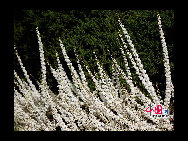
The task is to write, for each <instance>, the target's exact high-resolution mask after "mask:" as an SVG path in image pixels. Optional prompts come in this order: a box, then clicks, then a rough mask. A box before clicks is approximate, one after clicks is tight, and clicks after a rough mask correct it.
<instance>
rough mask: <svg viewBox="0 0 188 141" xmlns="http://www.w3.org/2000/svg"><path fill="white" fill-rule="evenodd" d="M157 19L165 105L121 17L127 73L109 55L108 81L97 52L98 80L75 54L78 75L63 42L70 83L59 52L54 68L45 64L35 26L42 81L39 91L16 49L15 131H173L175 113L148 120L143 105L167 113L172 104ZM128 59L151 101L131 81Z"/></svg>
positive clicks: (165, 59)
mask: <svg viewBox="0 0 188 141" xmlns="http://www.w3.org/2000/svg"><path fill="white" fill-rule="evenodd" d="M157 18H158V26H159V33H160V35H161V36H160V37H161V43H162V48H163V54H164V66H165V76H166V95H165V99H164V101H163V99H162V98H161V97H160V96H159V95H157V93H156V90H155V88H154V87H153V84H152V82H151V80H150V78H149V76H148V75H147V73H146V70H145V69H144V68H143V64H142V62H141V59H140V58H139V55H138V53H137V51H136V49H135V46H134V44H133V42H132V40H131V37H130V35H129V33H128V31H127V30H126V28H125V26H124V25H123V24H122V22H121V19H120V18H119V19H118V23H119V27H120V30H119V38H118V39H117V40H119V39H120V50H121V54H122V56H123V59H124V63H125V67H126V72H124V71H123V69H122V68H121V67H120V65H119V64H118V62H117V61H116V59H115V58H114V57H113V56H111V59H112V62H113V63H112V77H110V76H109V75H108V74H107V73H106V72H105V69H104V68H103V66H102V64H101V62H100V60H99V59H98V57H97V54H96V53H95V52H93V54H94V56H95V60H96V62H97V68H98V70H99V77H97V75H96V72H92V71H91V70H90V68H89V67H88V66H87V65H86V64H84V65H81V63H80V62H81V60H80V58H79V55H78V54H76V52H74V53H75V57H76V59H77V65H78V71H77V70H76V69H75V67H74V65H73V64H72V62H71V60H70V58H69V56H68V54H67V52H66V48H65V46H64V44H63V42H62V39H61V38H59V44H60V47H61V51H62V52H61V53H62V54H63V58H64V61H65V62H66V64H67V66H68V69H69V70H70V73H71V77H72V80H70V79H69V77H68V76H67V73H66V71H65V69H64V67H63V65H62V63H61V61H60V59H59V56H60V53H59V52H56V61H57V66H56V67H53V66H52V64H50V63H49V62H46V61H45V57H44V50H43V43H42V40H41V36H40V32H39V29H38V27H37V28H36V33H37V37H38V44H39V53H40V63H41V73H42V74H41V81H40V82H38V86H39V89H37V88H36V86H35V85H34V84H33V82H32V81H31V79H30V75H28V73H27V71H26V69H25V67H24V65H23V63H22V60H21V58H20V56H19V54H18V52H17V50H16V47H14V49H15V53H16V56H17V58H18V61H19V64H20V66H21V69H22V71H23V74H24V77H25V80H23V79H21V78H20V76H19V75H18V74H17V72H16V71H15V70H14V76H15V79H14V84H15V87H14V117H15V122H16V123H17V125H19V127H18V128H19V129H20V130H24V131H38V130H39V131H41V130H44V131H53V130H57V128H60V129H61V130H62V131H84V130H85V131H136V130H138V131H163V130H169V131H171V130H173V129H174V127H173V126H174V124H173V122H172V121H173V119H174V115H173V114H174V113H172V115H170V116H169V118H160V117H151V116H149V115H148V114H147V113H146V112H145V109H146V106H147V105H148V104H150V103H151V104H152V105H153V106H158V105H159V104H161V105H164V107H165V108H166V109H168V108H169V105H170V99H171V97H173V96H174V87H173V84H172V81H171V72H170V66H169V57H168V51H167V45H166V42H165V38H164V33H163V30H162V25H161V18H160V15H159V14H158V15H157ZM125 40H126V41H127V42H126V41H125ZM108 52H109V51H108ZM127 59H130V63H131V64H132V65H133V68H134V69H135V70H136V74H137V75H138V78H139V79H140V80H141V82H142V84H143V86H144V87H145V89H146V90H147V92H148V93H149V94H150V96H151V97H148V96H147V95H145V94H143V93H142V91H141V90H140V89H139V87H138V86H137V85H136V83H135V82H134V81H133V78H132V72H131V70H130V67H129V66H130V64H129V62H128V60H127ZM47 65H48V67H49V68H50V71H51V73H52V75H53V77H54V78H55V79H56V81H57V83H58V85H57V87H58V94H57V95H55V94H54V93H53V91H52V90H51V89H50V88H49V86H48V83H47V80H46V78H47V75H46V74H47V68H46V66H47ZM84 69H85V70H87V73H89V75H90V77H91V78H92V80H93V82H94V84H95V90H94V91H91V90H90V88H89V87H88V83H87V81H86V75H85V72H84V71H83V70H84ZM120 77H121V78H123V79H124V80H125V81H126V83H127V85H128V86H129V87H130V92H128V90H127V89H126V88H124V87H121V81H120ZM138 101H141V102H138Z"/></svg>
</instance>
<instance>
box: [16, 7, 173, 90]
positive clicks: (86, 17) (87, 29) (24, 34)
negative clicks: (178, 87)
mask: <svg viewBox="0 0 188 141" xmlns="http://www.w3.org/2000/svg"><path fill="white" fill-rule="evenodd" d="M157 13H160V16H161V21H162V25H163V26H162V28H163V31H164V33H165V37H166V42H167V47H168V52H169V58H170V65H171V72H172V80H174V59H175V58H174V42H173V41H174V11H173V10H163V11H159V10H158V11H155V10H153V11H149V10H127V11H123V10H61V11H59V10H22V11H16V12H15V18H14V19H15V20H14V44H15V45H16V47H17V50H18V53H19V55H20V56H21V59H22V61H23V63H24V65H25V67H26V69H27V70H28V73H29V74H32V76H33V78H35V79H36V80H40V57H39V49H38V41H37V36H36V31H35V29H36V27H37V26H38V28H39V31H40V34H41V38H42V42H43V45H44V51H45V58H46V60H47V61H48V62H49V63H50V64H52V65H53V67H56V66H57V65H56V57H55V52H56V51H58V53H59V55H60V60H61V62H62V64H63V66H64V67H65V69H66V72H67V73H68V76H69V77H70V72H69V70H68V67H67V66H66V63H65V61H64V58H63V57H62V53H61V49H60V45H59V37H60V38H61V40H62V42H63V44H64V46H65V48H66V50H67V54H68V56H69V57H70V59H71V61H72V63H73V66H74V67H75V68H76V69H78V66H77V64H76V57H75V55H74V52H73V49H74V48H75V50H76V53H77V54H79V56H80V59H81V64H82V65H83V64H86V65H88V66H89V68H90V69H91V71H92V72H98V69H97V65H96V61H95V57H94V54H93V51H95V53H96V54H97V57H98V59H99V60H100V64H102V65H103V67H104V69H105V70H106V72H107V73H108V74H109V75H110V76H111V70H112V68H111V64H112V61H111V59H110V55H109V54H111V55H112V56H113V57H114V58H116V59H117V62H118V64H120V65H121V67H122V69H123V70H125V66H124V63H123V58H122V56H121V51H120V49H119V42H118V40H117V38H118V33H117V32H118V30H119V29H120V27H119V25H118V21H117V19H118V17H120V18H121V21H122V23H123V24H124V25H125V27H126V29H127V31H128V33H129V35H130V36H131V40H132V41H133V44H134V46H135V48H136V50H137V53H138V54H139V57H140V59H141V61H142V63H143V66H144V69H145V70H146V71H147V74H148V75H149V77H150V79H151V81H152V82H153V84H156V83H159V88H160V91H163V92H162V93H164V90H165V87H164V86H165V75H164V65H163V54H162V46H161V42H160V35H159V29H158V24H157ZM107 49H108V50H109V51H110V53H109V52H108V51H107ZM14 61H15V69H16V71H18V73H19V75H20V71H19V70H18V69H19V67H18V63H17V59H16V57H14ZM129 64H130V65H131V63H130V61H129ZM83 69H84V68H83ZM47 70H48V71H49V69H47ZM131 70H132V72H134V69H133V67H132V66H131ZM84 71H85V69H84ZM85 74H86V77H87V78H90V76H89V75H88V73H86V72H85ZM70 79H71V77H70ZM133 79H134V80H135V81H136V82H137V84H138V85H139V87H140V88H141V89H142V88H143V87H142V86H141V84H140V81H139V80H138V77H137V76H136V74H135V73H133ZM48 83H49V85H50V86H51V87H52V84H53V81H52V79H51V78H48ZM88 83H89V86H90V88H91V89H92V91H93V90H94V89H95V88H94V83H93V82H92V80H91V78H90V79H88ZM142 91H143V92H144V88H143V90H142Z"/></svg>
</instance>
